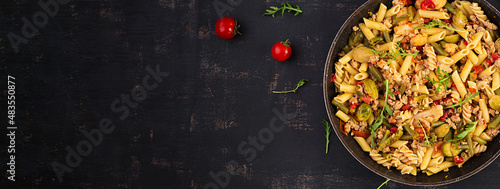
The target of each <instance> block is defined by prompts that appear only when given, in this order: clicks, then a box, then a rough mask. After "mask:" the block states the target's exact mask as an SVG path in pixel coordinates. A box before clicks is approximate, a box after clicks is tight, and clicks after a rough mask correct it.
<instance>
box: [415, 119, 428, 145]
mask: <svg viewBox="0 0 500 189" xmlns="http://www.w3.org/2000/svg"><path fill="white" fill-rule="evenodd" d="M418 124H420V127H422V130H423V131H424V139H425V143H426V144H427V145H429V146H430V145H431V143H430V142H429V136H427V132H426V131H425V127H424V126H423V125H422V123H420V121H418Z"/></svg>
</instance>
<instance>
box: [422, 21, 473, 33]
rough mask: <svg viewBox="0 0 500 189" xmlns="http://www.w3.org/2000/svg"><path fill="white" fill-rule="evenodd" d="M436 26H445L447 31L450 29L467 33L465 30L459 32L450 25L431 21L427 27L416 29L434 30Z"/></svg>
mask: <svg viewBox="0 0 500 189" xmlns="http://www.w3.org/2000/svg"><path fill="white" fill-rule="evenodd" d="M436 26H443V27H445V28H446V29H449V30H451V31H461V32H463V31H465V30H457V29H455V28H452V27H450V26H449V24H448V23H443V22H440V21H436V20H433V21H430V22H429V23H427V24H426V25H423V26H420V27H416V28H415V29H427V28H433V27H436Z"/></svg>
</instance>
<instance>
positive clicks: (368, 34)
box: [359, 23, 375, 40]
mask: <svg viewBox="0 0 500 189" xmlns="http://www.w3.org/2000/svg"><path fill="white" fill-rule="evenodd" d="M359 29H361V32H363V34H364V35H365V37H366V39H368V40H371V39H373V38H374V37H375V34H373V32H372V30H370V28H368V27H366V25H365V24H364V23H359Z"/></svg>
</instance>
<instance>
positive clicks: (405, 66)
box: [399, 56, 413, 75]
mask: <svg viewBox="0 0 500 189" xmlns="http://www.w3.org/2000/svg"><path fill="white" fill-rule="evenodd" d="M412 60H413V56H406V57H405V60H404V61H403V64H402V65H401V68H400V69H399V73H401V75H406V73H407V72H408V69H409V68H410V66H411V61H412Z"/></svg>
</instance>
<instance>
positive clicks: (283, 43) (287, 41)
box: [281, 39, 292, 47]
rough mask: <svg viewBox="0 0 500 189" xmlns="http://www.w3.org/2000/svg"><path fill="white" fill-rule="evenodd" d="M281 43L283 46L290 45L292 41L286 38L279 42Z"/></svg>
mask: <svg viewBox="0 0 500 189" xmlns="http://www.w3.org/2000/svg"><path fill="white" fill-rule="evenodd" d="M281 44H282V45H285V47H288V46H290V45H291V44H292V43H291V42H290V41H289V39H286V41H284V42H283V41H282V42H281Z"/></svg>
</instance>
